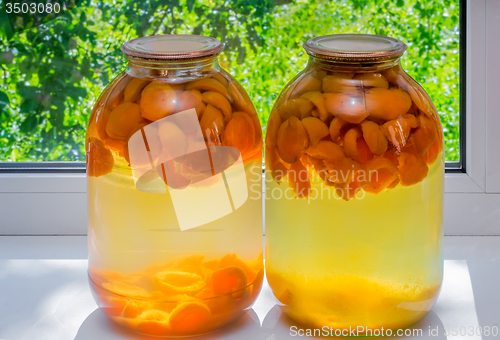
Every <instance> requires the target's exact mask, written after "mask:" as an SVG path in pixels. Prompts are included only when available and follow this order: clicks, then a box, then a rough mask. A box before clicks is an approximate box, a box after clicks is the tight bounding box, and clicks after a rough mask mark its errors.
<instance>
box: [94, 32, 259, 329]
mask: <svg viewBox="0 0 500 340" xmlns="http://www.w3.org/2000/svg"><path fill="white" fill-rule="evenodd" d="M222 49H223V45H222V44H221V43H220V42H219V41H218V40H217V39H213V38H207V37H202V36H194V35H164V36H152V37H144V38H139V39H135V40H131V41H129V42H126V43H125V44H124V45H123V46H122V51H123V52H124V53H125V54H126V55H127V58H128V68H127V69H126V71H124V72H123V73H122V74H120V75H119V76H118V77H116V79H114V80H113V81H112V83H111V84H109V85H108V86H107V87H106V89H105V90H104V91H103V93H102V94H101V96H100V98H99V99H98V100H97V103H96V104H95V107H94V109H93V112H92V115H91V117H90V123H89V126H88V130H87V137H86V150H87V183H88V223H89V224H88V246H89V278H90V285H91V288H92V291H93V294H94V297H95V299H96V301H97V303H98V305H99V306H100V307H101V308H102V309H103V311H104V312H105V313H106V315H107V316H108V317H110V318H111V319H112V320H113V321H114V322H116V323H118V324H120V325H122V326H125V327H127V328H129V329H131V330H133V331H135V332H137V333H142V334H147V335H154V336H191V335H198V334H203V333H207V332H211V331H214V330H216V329H218V328H220V327H222V326H223V325H225V324H227V323H228V322H230V321H231V320H234V319H236V318H237V317H239V316H241V315H242V313H243V312H244V311H245V310H246V309H248V308H249V307H250V306H251V304H252V303H253V301H254V300H255V298H256V297H257V295H258V293H259V291H260V287H261V284H262V279H263V263H262V206H261V204H262V201H261V196H260V193H261V192H262V190H261V185H262V177H261V176H262V163H261V162H262V133H261V127H260V123H259V119H258V117H257V113H256V110H255V108H254V106H253V104H252V102H251V100H250V98H249V97H248V95H247V94H246V92H245V91H244V90H243V88H242V87H241V86H240V85H239V84H238V83H237V82H236V81H235V79H234V78H233V77H231V76H230V75H229V74H228V73H227V72H225V71H224V70H222V69H221V68H220V67H219V64H218V55H219V53H220V52H221V50H222Z"/></svg>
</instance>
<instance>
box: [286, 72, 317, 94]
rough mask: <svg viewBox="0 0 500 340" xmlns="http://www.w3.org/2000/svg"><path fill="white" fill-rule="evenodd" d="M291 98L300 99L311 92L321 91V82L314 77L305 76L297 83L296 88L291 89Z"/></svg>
mask: <svg viewBox="0 0 500 340" xmlns="http://www.w3.org/2000/svg"><path fill="white" fill-rule="evenodd" d="M290 91H291V93H292V94H291V96H290V98H291V99H293V98H298V97H300V96H301V95H302V94H303V93H306V92H311V91H318V92H319V91H321V80H319V79H318V78H316V77H314V76H313V75H311V74H306V75H303V76H302V78H300V79H299V80H298V81H297V82H295V85H294V87H292V88H291V89H290Z"/></svg>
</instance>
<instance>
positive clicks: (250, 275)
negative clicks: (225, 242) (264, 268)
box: [218, 254, 256, 283]
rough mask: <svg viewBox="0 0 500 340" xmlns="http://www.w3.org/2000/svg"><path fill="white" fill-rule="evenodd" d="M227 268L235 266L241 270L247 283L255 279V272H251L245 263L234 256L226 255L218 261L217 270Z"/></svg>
mask: <svg viewBox="0 0 500 340" xmlns="http://www.w3.org/2000/svg"><path fill="white" fill-rule="evenodd" d="M229 266H237V267H240V268H241V269H243V271H244V272H245V274H246V275H247V283H252V282H253V280H254V279H255V276H256V272H255V271H254V270H252V269H251V268H250V267H249V266H248V265H247V264H246V263H245V262H243V261H242V260H241V259H240V258H239V257H238V255H236V254H226V255H224V256H223V257H221V259H220V260H219V263H218V268H224V267H229Z"/></svg>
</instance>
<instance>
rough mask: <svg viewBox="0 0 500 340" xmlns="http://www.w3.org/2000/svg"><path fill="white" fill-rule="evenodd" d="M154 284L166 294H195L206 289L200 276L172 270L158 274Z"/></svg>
mask: <svg viewBox="0 0 500 340" xmlns="http://www.w3.org/2000/svg"><path fill="white" fill-rule="evenodd" d="M154 284H155V287H156V289H158V290H159V291H161V292H163V293H165V294H194V293H196V292H198V291H200V290H201V289H203V287H205V281H203V279H202V277H201V276H200V275H198V274H194V273H188V272H181V271H170V270H167V271H164V272H161V273H159V274H157V275H156V276H155V277H154Z"/></svg>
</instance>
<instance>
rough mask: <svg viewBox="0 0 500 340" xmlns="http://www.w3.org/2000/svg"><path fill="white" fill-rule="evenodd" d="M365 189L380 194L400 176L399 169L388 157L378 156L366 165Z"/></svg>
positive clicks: (363, 186) (363, 185)
mask: <svg viewBox="0 0 500 340" xmlns="http://www.w3.org/2000/svg"><path fill="white" fill-rule="evenodd" d="M364 170H365V174H364V175H365V178H364V180H365V181H364V182H363V184H362V188H363V190H365V191H367V192H371V193H374V194H378V193H379V192H381V191H382V190H384V189H385V188H387V187H388V186H389V185H391V183H393V182H394V180H395V179H396V178H397V177H398V169H397V168H396V166H395V165H394V164H393V163H392V162H391V161H390V160H388V159H386V158H384V157H377V158H374V159H372V160H371V161H369V162H368V163H367V164H366V165H365V168H364Z"/></svg>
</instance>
